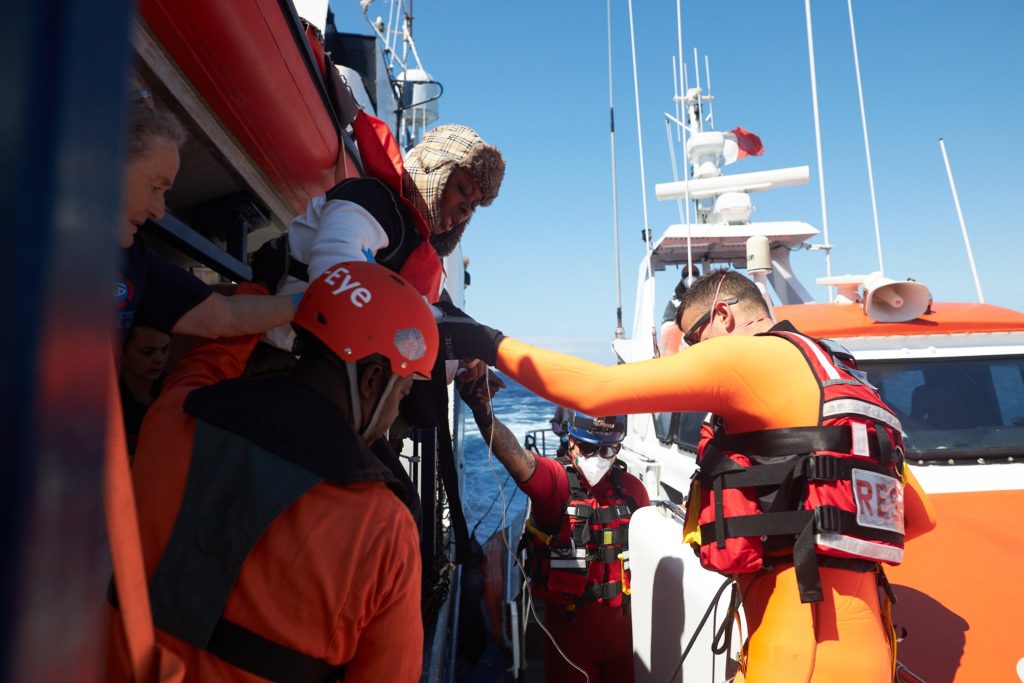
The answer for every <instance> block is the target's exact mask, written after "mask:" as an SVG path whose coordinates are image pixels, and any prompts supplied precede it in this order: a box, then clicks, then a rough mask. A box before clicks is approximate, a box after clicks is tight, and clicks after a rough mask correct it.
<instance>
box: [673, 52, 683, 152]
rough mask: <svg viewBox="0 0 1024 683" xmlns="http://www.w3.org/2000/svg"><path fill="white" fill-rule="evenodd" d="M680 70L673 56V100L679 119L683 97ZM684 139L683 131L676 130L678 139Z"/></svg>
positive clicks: (677, 118)
mask: <svg viewBox="0 0 1024 683" xmlns="http://www.w3.org/2000/svg"><path fill="white" fill-rule="evenodd" d="M678 71H679V68H678V66H677V65H676V58H675V56H673V57H672V90H673V97H672V101H673V102H674V103H675V105H676V120H677V121H678V120H679V105H680V103H681V99H680V97H679V73H678ZM682 139H683V134H682V132H680V131H678V130H677V131H676V141H679V140H682Z"/></svg>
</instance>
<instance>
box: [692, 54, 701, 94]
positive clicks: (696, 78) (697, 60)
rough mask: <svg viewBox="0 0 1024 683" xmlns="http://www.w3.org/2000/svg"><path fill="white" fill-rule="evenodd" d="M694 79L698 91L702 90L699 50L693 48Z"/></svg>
mask: <svg viewBox="0 0 1024 683" xmlns="http://www.w3.org/2000/svg"><path fill="white" fill-rule="evenodd" d="M693 77H694V83H696V84H697V90H700V58H699V57H698V56H697V48H693Z"/></svg>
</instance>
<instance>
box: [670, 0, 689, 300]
mask: <svg viewBox="0 0 1024 683" xmlns="http://www.w3.org/2000/svg"><path fill="white" fill-rule="evenodd" d="M680 5H681V3H680V0H676V43H677V47H678V48H679V87H680V88H681V89H682V93H683V98H684V100H683V102H682V105H683V116H682V117H680V118H682V119H683V125H682V126H680V127H681V128H682V131H681V135H682V143H683V180H686V181H688V180H689V179H690V159H689V157H688V156H687V154H686V133H687V130H686V123H685V121H686V113H685V112H686V102H685V98H686V62H684V61H683V12H682V7H681V6H680ZM672 179H673V180H678V179H679V175H678V173H677V172H676V160H675V154H674V153H673V155H672ZM686 186H687V191H686V192H685V193H684V195H683V197H684V199H683V202H684V204H685V206H686V213H685V216H684V220H685V222H686V279H687V286H689V279H690V277H691V275H692V274H693V241H692V235H691V233H692V230H691V228H690V192H689V183H687V185H686ZM680 213H682V212H680Z"/></svg>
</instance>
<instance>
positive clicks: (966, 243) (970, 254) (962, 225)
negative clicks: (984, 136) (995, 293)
mask: <svg viewBox="0 0 1024 683" xmlns="http://www.w3.org/2000/svg"><path fill="white" fill-rule="evenodd" d="M939 149H941V150H942V160H943V161H944V162H945V164H946V175H947V176H949V189H950V190H951V191H952V192H953V205H954V206H956V217H957V218H958V219H959V220H960V232H962V233H963V236H964V246H965V247H966V248H967V260H968V261H970V263H971V275H973V276H974V288H975V289H976V290H978V302H979V303H985V297H984V296H983V295H982V293H981V280H979V279H978V269H977V268H976V267H975V265H974V252H972V251H971V240H970V239H969V238H968V237H967V224H966V223H964V212H963V211H961V210H960V198H959V197H958V196H957V193H956V183H954V182H953V169H952V168H950V166H949V155H948V154H946V143H945V142H944V141H943V140H942V138H939Z"/></svg>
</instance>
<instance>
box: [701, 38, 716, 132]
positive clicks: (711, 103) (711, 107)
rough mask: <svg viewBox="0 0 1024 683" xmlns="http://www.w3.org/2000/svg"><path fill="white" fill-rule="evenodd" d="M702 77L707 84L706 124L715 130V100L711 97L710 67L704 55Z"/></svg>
mask: <svg viewBox="0 0 1024 683" xmlns="http://www.w3.org/2000/svg"><path fill="white" fill-rule="evenodd" d="M704 76H706V77H707V82H708V122H709V123H710V124H711V130H714V129H715V98H714V97H712V96H711V65H710V63H709V62H708V56H707V55H704Z"/></svg>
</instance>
